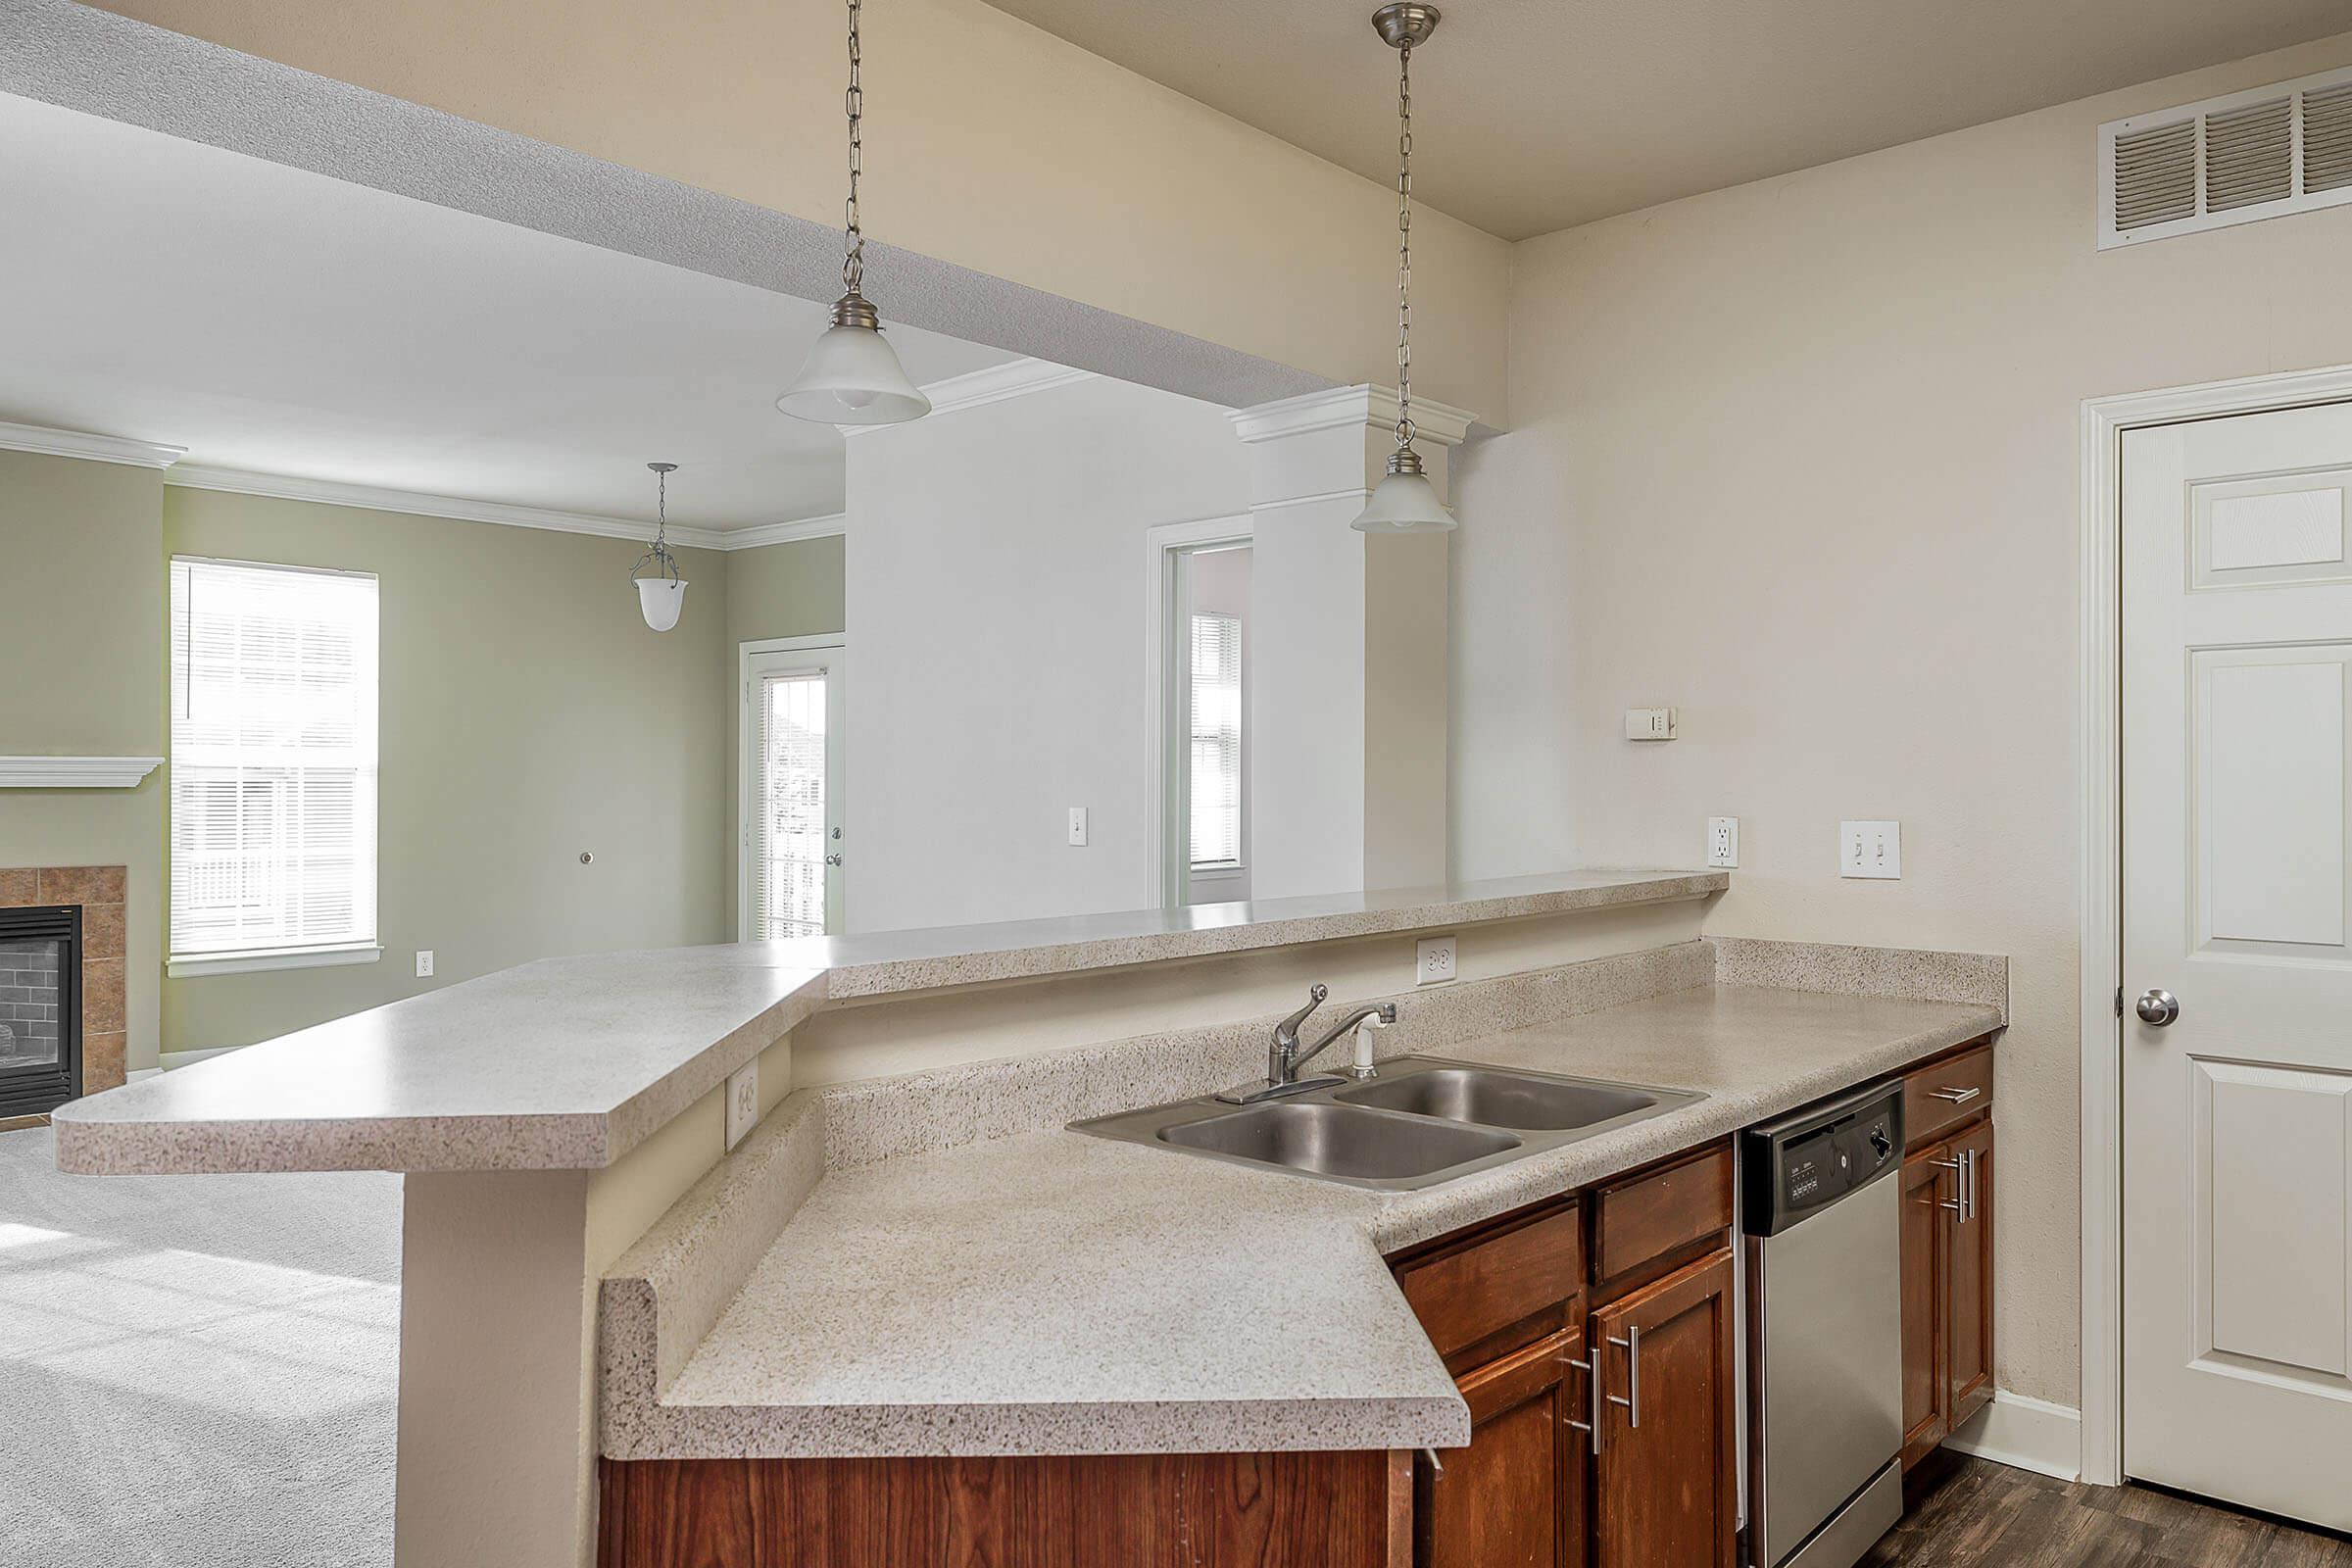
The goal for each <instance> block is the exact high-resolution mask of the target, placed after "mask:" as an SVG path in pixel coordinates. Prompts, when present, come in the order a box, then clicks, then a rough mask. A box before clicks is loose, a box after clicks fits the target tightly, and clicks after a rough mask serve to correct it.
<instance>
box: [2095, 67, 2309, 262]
mask: <svg viewBox="0 0 2352 1568" xmlns="http://www.w3.org/2000/svg"><path fill="white" fill-rule="evenodd" d="M2099 154H2100V168H2099V176H2100V178H2099V184H2100V191H2099V194H2100V197H2101V200H2100V204H2099V205H2100V209H2101V211H2100V214H2099V246H2100V248H2101V249H2105V248H2107V247H2109V246H2114V245H2127V244H2131V243H2134V242H2136V241H2140V240H2149V239H2161V238H2164V237H2166V236H2168V235H2172V234H2186V233H2194V232H2196V231H2198V230H2200V229H2207V228H2220V227H2223V226H2225V225H2227V224H2230V223H2246V222H2252V221H2255V220H2257V219H2263V218H2276V217H2278V216H2280V215H2282V214H2286V213H2294V212H2303V211H2306V210H2309V209H2312V208H2318V207H2332V206H2335V205H2337V204H2339V203H2342V202H2347V201H2352V68H2346V69H2344V70H2341V71H2331V72H2327V73H2323V74H2320V75H2316V76H2306V77H2304V78H2303V79H2301V80H2299V81H2288V82H2280V83H2278V84H2276V85H2274V86H2270V87H2258V88H2255V89H2253V90H2252V91H2250V92H2241V93H2234V94H2232V95H2230V96H2229V97H2227V98H2215V99H2211V100H2208V101H2207V102H2205V103H2201V104H2187V105H2183V106H2182V107H2180V108H2179V109H2168V110H2163V111H2160V112H2158V113H2156V114H2152V115H2140V116H2136V117H2134V118H2133V119H2131V120H2119V121H2114V122H2111V123H2108V124H2105V125H2102V126H2100V127H2099Z"/></svg>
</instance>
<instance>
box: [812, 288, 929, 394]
mask: <svg viewBox="0 0 2352 1568" xmlns="http://www.w3.org/2000/svg"><path fill="white" fill-rule="evenodd" d="M853 301H855V302H856V304H858V305H865V302H864V301H863V300H860V299H858V298H857V296H855V295H851V296H848V297H846V298H844V299H843V300H842V302H841V304H839V305H836V306H835V307H834V308H833V324H832V325H831V326H829V327H827V328H825V330H824V332H823V333H822V334H821V335H820V336H819V337H818V338H817V340H816V342H815V344H814V345H813V346H812V347H810V349H809V362H808V363H807V364H806V365H803V366H802V367H801V373H800V375H799V376H797V377H796V378H795V379H794V381H793V383H792V385H791V386H790V387H789V388H788V389H786V391H785V393H784V395H783V396H782V397H780V398H778V399H776V407H777V408H778V409H780V410H782V411H783V412H784V413H786V414H789V415H791V416H792V417H794V418H796V419H810V420H813V421H815V422H816V423H818V424H900V423H904V422H905V421H906V420H908V419H919V418H921V417H923V416H924V415H926V414H929V413H930V412H931V400H930V399H929V398H927V397H925V396H923V389H922V388H921V387H918V386H916V385H915V384H914V383H913V382H912V381H909V380H908V379H907V372H906V371H905V370H904V369H902V368H900V366H899V356H898V353H897V351H895V350H894V349H892V348H891V346H890V345H889V344H888V343H885V342H884V341H883V340H882V328H881V327H880V325H878V324H875V323H874V322H873V319H872V318H873V307H871V306H866V307H865V310H864V312H863V313H859V312H858V311H855V310H845V307H849V306H850V305H851V304H852V302H853ZM861 314H862V318H863V319H860V316H861Z"/></svg>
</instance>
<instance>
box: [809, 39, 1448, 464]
mask: <svg viewBox="0 0 2352 1568" xmlns="http://www.w3.org/2000/svg"><path fill="white" fill-rule="evenodd" d="M852 3H853V4H855V3H856V0H852ZM1413 435H1414V429H1413V46H1412V45H1411V44H1409V43H1408V44H1405V45H1404V46H1403V47H1402V48H1400V49H1398V50H1397V450H1398V451H1402V450H1403V449H1404V448H1406V447H1409V446H1411V445H1412V444H1413Z"/></svg>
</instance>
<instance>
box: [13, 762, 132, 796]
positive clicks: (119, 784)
mask: <svg viewBox="0 0 2352 1568" xmlns="http://www.w3.org/2000/svg"><path fill="white" fill-rule="evenodd" d="M162 763H163V759H162V758H160V757H0V790H127V789H136V788H137V787H138V785H139V781H140V780H142V779H144V778H145V777H146V776H147V775H148V774H150V773H152V772H154V771H155V770H156V768H157V767H159V766H161V765H162Z"/></svg>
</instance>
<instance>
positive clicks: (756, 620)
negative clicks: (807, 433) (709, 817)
mask: <svg viewBox="0 0 2352 1568" xmlns="http://www.w3.org/2000/svg"><path fill="white" fill-rule="evenodd" d="M847 544H848V541H847V540H846V539H844V538H843V537H842V536H841V535H840V534H834V535H832V536H830V537H829V538H823V539H795V540H793V541H792V542H790V543H789V544H781V545H761V546H760V547H759V548H758V549H756V550H731V551H729V552H727V558H726V560H727V645H726V647H725V648H724V649H723V650H721V656H720V657H721V658H722V660H723V661H724V665H725V667H724V668H722V669H720V670H718V671H717V672H715V673H714V674H713V675H712V676H711V679H712V680H713V681H714V682H715V683H716V684H717V685H718V687H719V690H720V691H721V692H722V693H732V692H733V691H734V690H735V686H734V682H735V672H736V670H737V669H738V668H739V667H740V661H739V658H738V654H739V650H740V649H741V646H742V645H743V644H745V643H748V642H755V641H758V640H760V639H761V638H766V637H814V636H817V635H820V634H821V633H824V632H837V631H840V630H841V629H842V628H843V627H844V626H845V625H847V624H848V622H847V619H846V618H845V616H844V614H843V609H842V597H843V596H842V570H843V562H844V559H845V557H846V555H847V551H846V549H845V546H846V545H847ZM742 744H743V703H742V701H741V699H740V698H739V697H735V696H731V695H730V696H728V698H727V755H726V759H725V761H726V771H727V800H726V814H725V815H724V816H723V817H722V818H720V820H718V821H717V822H715V823H713V824H712V828H713V831H714V832H715V834H716V837H717V840H718V846H719V858H720V861H721V862H722V863H721V878H722V881H723V883H724V885H725V889H726V892H725V898H726V905H725V914H724V940H727V941H733V940H734V937H735V914H736V900H737V898H738V896H739V895H738V891H737V890H738V881H739V874H740V872H741V871H742V869H743V858H742V857H741V856H740V855H739V854H738V853H737V846H738V844H739V843H740V838H739V834H738V819H737V815H736V813H737V812H738V811H739V810H741V809H742V801H741V797H742V794H743V769H742V767H741V766H740V761H741V758H742V753H741V751H740V750H739V748H740V747H741V746H742Z"/></svg>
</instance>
